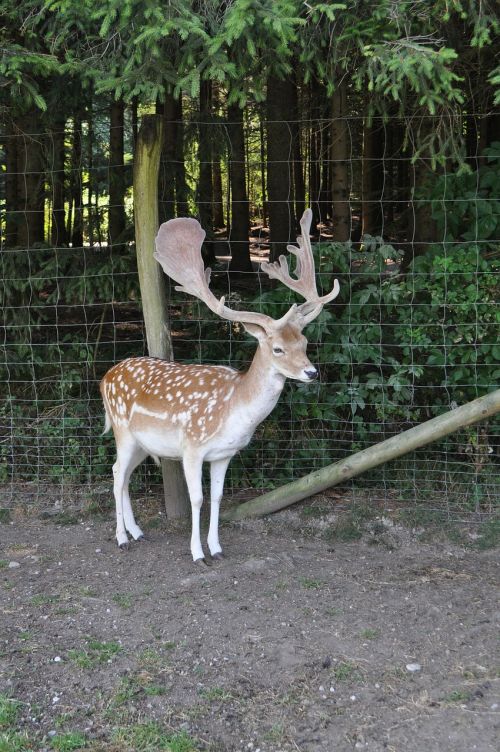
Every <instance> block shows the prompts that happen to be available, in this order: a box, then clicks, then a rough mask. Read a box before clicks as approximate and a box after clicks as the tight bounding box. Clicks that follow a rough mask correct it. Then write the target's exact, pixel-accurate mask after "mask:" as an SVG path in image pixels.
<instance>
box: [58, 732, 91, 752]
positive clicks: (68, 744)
mask: <svg viewBox="0 0 500 752" xmlns="http://www.w3.org/2000/svg"><path fill="white" fill-rule="evenodd" d="M50 746H51V747H52V749H55V750H57V752H72V750H76V749H85V747H86V746H87V738H86V736H85V734H82V733H81V732H80V731H68V732H67V733H66V734H58V735H57V736H54V737H53V738H52V739H51V740H50Z"/></svg>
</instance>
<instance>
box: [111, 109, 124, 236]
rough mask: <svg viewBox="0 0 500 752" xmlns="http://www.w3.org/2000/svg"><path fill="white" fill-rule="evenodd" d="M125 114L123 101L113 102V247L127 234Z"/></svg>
mask: <svg viewBox="0 0 500 752" xmlns="http://www.w3.org/2000/svg"><path fill="white" fill-rule="evenodd" d="M124 113H125V105H124V102H123V99H118V100H113V102H112V103H111V107H110V126H109V173H108V174H109V181H108V182H109V213H108V242H109V244H110V245H111V246H116V245H122V244H123V235H124V232H125V172H124V166H125V165H124V160H123V145H124V138H123V131H124Z"/></svg>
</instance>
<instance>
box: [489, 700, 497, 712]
mask: <svg viewBox="0 0 500 752" xmlns="http://www.w3.org/2000/svg"><path fill="white" fill-rule="evenodd" d="M490 707H491V710H498V702H494V703H493V705H491V706H490Z"/></svg>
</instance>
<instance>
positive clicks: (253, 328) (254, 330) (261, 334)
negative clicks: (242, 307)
mask: <svg viewBox="0 0 500 752" xmlns="http://www.w3.org/2000/svg"><path fill="white" fill-rule="evenodd" d="M243 327H244V329H245V331H246V332H248V334H251V335H252V337H255V339H258V340H259V342H263V341H264V340H265V339H267V332H266V330H265V329H264V327H263V326H259V324H253V323H252V324H246V323H243Z"/></svg>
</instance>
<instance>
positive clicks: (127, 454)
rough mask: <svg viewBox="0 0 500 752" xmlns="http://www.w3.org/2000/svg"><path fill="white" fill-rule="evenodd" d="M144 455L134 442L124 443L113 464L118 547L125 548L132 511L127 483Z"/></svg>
mask: <svg viewBox="0 0 500 752" xmlns="http://www.w3.org/2000/svg"><path fill="white" fill-rule="evenodd" d="M145 456H146V454H145V453H144V452H143V450H142V449H140V448H139V447H138V446H137V445H136V444H132V443H125V444H122V445H121V446H120V447H119V449H118V454H117V459H116V462H115V464H114V465H113V478H114V483H113V491H114V495H115V502H116V542H117V543H118V545H119V546H120V548H126V547H127V545H128V536H127V532H126V530H127V529H128V525H127V523H128V522H130V515H129V510H130V513H132V508H131V506H130V496H129V492H128V483H129V480H130V476H131V474H132V471H133V470H134V469H135V468H136V467H137V465H138V464H139V462H141V461H142V460H143V459H144V457H145ZM132 519H133V514H132ZM134 524H135V521H134ZM136 527H137V526H136ZM137 529H138V530H140V528H137ZM131 532H133V531H131Z"/></svg>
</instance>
